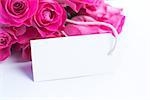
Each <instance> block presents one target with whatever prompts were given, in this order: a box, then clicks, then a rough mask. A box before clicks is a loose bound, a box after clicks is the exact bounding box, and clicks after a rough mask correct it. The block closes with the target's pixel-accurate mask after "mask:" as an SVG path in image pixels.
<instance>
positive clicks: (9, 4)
mask: <svg viewBox="0 0 150 100" xmlns="http://www.w3.org/2000/svg"><path fill="white" fill-rule="evenodd" d="M38 3H39V0H0V12H1V14H0V23H2V24H8V25H11V26H21V25H23V24H26V25H31V17H32V16H33V15H34V13H35V12H36V10H37V8H38Z"/></svg>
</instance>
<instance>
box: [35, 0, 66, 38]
mask: <svg viewBox="0 0 150 100" xmlns="http://www.w3.org/2000/svg"><path fill="white" fill-rule="evenodd" d="M65 20H66V12H65V10H64V8H63V7H62V6H61V5H60V4H58V2H56V1H55V0H41V1H40V3H39V8H38V11H37V13H36V14H35V15H34V22H35V25H34V26H35V27H36V28H37V30H38V31H39V33H40V34H41V36H42V37H51V35H52V34H53V33H55V32H57V31H59V30H61V29H62V28H63V26H64V23H65Z"/></svg>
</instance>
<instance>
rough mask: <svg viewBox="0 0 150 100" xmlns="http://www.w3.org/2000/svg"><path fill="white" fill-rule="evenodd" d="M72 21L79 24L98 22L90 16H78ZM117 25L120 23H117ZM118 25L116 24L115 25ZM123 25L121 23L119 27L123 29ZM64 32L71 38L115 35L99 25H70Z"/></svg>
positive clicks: (107, 28)
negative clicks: (89, 35) (105, 34)
mask: <svg viewBox="0 0 150 100" xmlns="http://www.w3.org/2000/svg"><path fill="white" fill-rule="evenodd" d="M72 20H74V21H77V22H96V21H97V20H95V19H94V18H92V17H89V16H76V17H74V18H73V19H72ZM116 23H118V22H117V21H116ZM116 23H115V22H114V24H116ZM122 25H123V24H122V23H120V25H119V26H120V27H121V28H122ZM118 28H119V27H118ZM117 30H118V29H117ZM64 31H65V33H66V34H67V35H69V36H76V35H88V34H104V33H111V34H113V35H114V33H113V32H112V30H111V29H110V28H109V27H106V26H99V25H76V24H71V23H68V24H67V26H66V27H65V29H64Z"/></svg>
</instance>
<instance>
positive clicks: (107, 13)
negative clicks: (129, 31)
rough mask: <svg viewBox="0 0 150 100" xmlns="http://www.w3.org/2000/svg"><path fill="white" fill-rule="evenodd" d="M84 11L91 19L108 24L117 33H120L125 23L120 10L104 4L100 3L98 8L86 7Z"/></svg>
mask: <svg viewBox="0 0 150 100" xmlns="http://www.w3.org/2000/svg"><path fill="white" fill-rule="evenodd" d="M85 9H86V10H85V11H86V13H87V14H86V15H88V16H91V17H93V18H94V19H96V20H97V21H100V22H106V23H109V24H111V25H113V26H114V27H115V28H116V30H117V31H118V33H120V32H121V30H122V27H123V25H124V21H125V16H124V15H123V14H122V9H118V8H114V7H112V6H110V5H108V4H105V3H104V2H102V3H101V4H100V6H86V8H85ZM82 13H83V12H82ZM104 29H105V27H104ZM108 30H109V29H108ZM109 31H111V30H109Z"/></svg>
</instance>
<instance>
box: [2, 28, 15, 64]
mask: <svg viewBox="0 0 150 100" xmlns="http://www.w3.org/2000/svg"><path fill="white" fill-rule="evenodd" d="M15 42H16V39H15V37H14V35H13V34H10V33H7V32H5V31H3V30H0V61H3V60H5V59H6V58H8V57H9V56H10V55H11V51H10V49H11V46H12V44H14V43H15Z"/></svg>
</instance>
